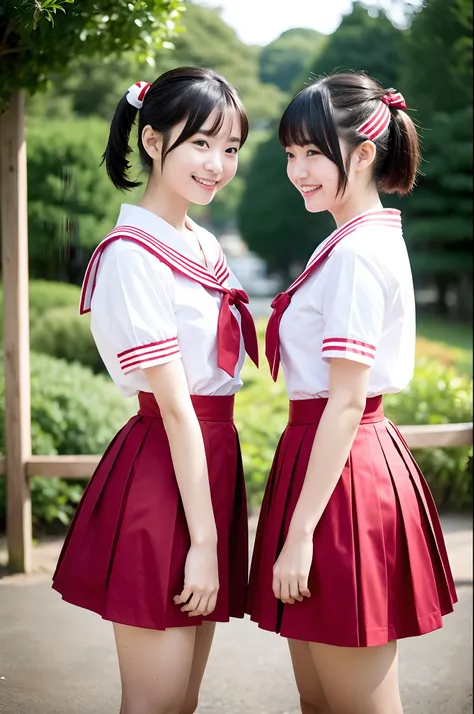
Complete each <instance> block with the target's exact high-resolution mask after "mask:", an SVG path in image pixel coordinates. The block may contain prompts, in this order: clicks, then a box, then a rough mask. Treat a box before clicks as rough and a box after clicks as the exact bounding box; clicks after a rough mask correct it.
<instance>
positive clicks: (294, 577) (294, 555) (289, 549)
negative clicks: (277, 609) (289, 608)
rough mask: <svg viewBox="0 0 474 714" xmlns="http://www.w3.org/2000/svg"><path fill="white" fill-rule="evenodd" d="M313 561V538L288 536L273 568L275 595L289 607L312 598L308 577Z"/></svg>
mask: <svg viewBox="0 0 474 714" xmlns="http://www.w3.org/2000/svg"><path fill="white" fill-rule="evenodd" d="M312 560H313V538H312V536H307V535H304V536H303V535H302V536H293V537H291V536H288V537H287V539H286V541H285V545H284V546H283V549H282V551H281V553H280V555H279V557H278V559H277V561H276V563H275V565H274V566H273V593H274V595H275V597H276V598H278V599H279V600H281V601H282V602H284V603H285V604H287V605H293V604H294V603H295V602H296V601H298V602H301V601H302V600H303V598H305V597H311V593H310V591H309V588H308V577H309V571H310V568H311V563H312Z"/></svg>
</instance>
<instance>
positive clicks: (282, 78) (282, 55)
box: [260, 29, 327, 92]
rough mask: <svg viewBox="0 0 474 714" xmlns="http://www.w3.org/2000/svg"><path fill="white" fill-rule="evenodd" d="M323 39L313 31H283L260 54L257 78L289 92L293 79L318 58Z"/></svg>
mask: <svg viewBox="0 0 474 714" xmlns="http://www.w3.org/2000/svg"><path fill="white" fill-rule="evenodd" d="M326 39H327V38H326V36H325V35H321V34H320V33H319V32H316V31H315V30H307V29H293V30H287V31H286V32H283V33H282V34H281V35H280V37H278V38H277V39H276V40H274V41H273V42H270V44H269V45H267V46H266V47H263V49H262V51H261V53H260V79H261V80H262V82H266V83H270V84H275V85H276V86H277V87H279V88H280V89H281V90H282V91H283V92H289V91H290V90H291V88H292V87H293V85H294V83H295V80H297V79H301V77H302V76H303V75H304V74H305V73H306V72H307V71H308V70H309V66H310V63H311V62H312V61H314V58H315V56H316V55H319V54H320V52H321V50H322V49H323V47H324V45H325V43H326Z"/></svg>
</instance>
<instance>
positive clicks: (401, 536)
mask: <svg viewBox="0 0 474 714" xmlns="http://www.w3.org/2000/svg"><path fill="white" fill-rule="evenodd" d="M326 403H327V400H325V399H311V400H302V401H292V402H290V416H289V424H288V426H287V428H286V429H285V431H284V432H283V435H282V437H281V439H280V443H279V445H278V448H277V451H276V454H275V458H274V461H273V466H272V470H271V473H270V478H269V481H268V485H267V488H266V493H265V497H264V500H263V504H262V510H261V514H260V519H259V524H258V529H257V535H256V541H255V549H254V555H253V560H252V567H251V572H250V584H249V590H248V596H247V606H246V611H247V612H248V614H249V615H250V616H251V619H252V620H254V621H255V622H257V623H258V625H259V626H260V627H261V628H263V629H265V630H271V631H273V632H277V633H279V634H281V635H282V636H284V637H288V638H291V639H297V640H303V641H306V642H320V643H324V644H329V645H336V646H342V647H367V646H374V645H383V644H385V643H387V642H388V641H390V640H398V639H401V638H403V637H412V636H414V635H421V634H423V633H426V632H430V631H431V630H435V629H437V628H439V627H441V626H442V620H441V618H442V616H443V615H445V614H447V613H449V612H451V611H452V610H453V604H454V603H455V602H456V600H457V597H456V591H455V587H454V582H453V578H452V574H451V570H450V566H449V562H448V557H447V553H446V547H445V544H444V539H443V534H442V531H441V526H440V522H439V518H438V514H437V511H436V507H435V504H434V501H433V498H432V496H431V493H430V491H429V488H428V485H427V483H426V481H425V479H424V478H423V476H422V474H421V472H420V469H419V467H418V466H417V464H416V462H415V461H414V459H413V457H412V455H411V454H410V451H409V449H408V446H407V444H406V442H405V441H404V439H403V437H402V435H401V434H400V432H399V430H398V429H397V428H396V426H394V425H393V424H392V423H391V422H390V421H388V420H387V419H385V418H384V414H383V408H382V399H381V398H380V397H378V398H372V399H368V400H367V406H366V410H365V413H364V416H363V419H362V421H361V425H360V427H359V430H358V432H357V436H356V438H355V441H354V445H353V447H352V449H351V452H350V456H349V458H348V460H347V463H346V465H345V467H344V471H343V473H342V475H341V478H340V479H339V481H338V483H337V486H336V488H335V490H334V492H333V494H332V496H331V499H330V501H329V503H328V505H327V507H326V509H325V511H324V513H323V516H322V518H321V520H320V522H319V523H318V525H317V527H316V530H315V532H314V538H313V543H314V555H313V563H312V567H311V571H310V575H309V589H310V592H311V597H310V598H308V599H305V600H304V601H303V602H301V603H300V602H297V603H295V604H294V605H286V604H283V603H282V602H281V601H279V600H277V599H276V598H275V596H274V595H273V591H272V575H273V565H274V563H275V561H276V559H277V557H278V555H279V552H280V550H281V548H282V545H283V543H284V541H285V538H286V535H287V533H288V528H289V525H290V520H291V517H292V514H293V511H294V509H295V506H296V502H297V500H298V497H299V494H300V491H301V487H302V485H303V481H304V478H305V474H306V469H307V466H308V461H309V456H310V452H311V449H312V445H313V441H314V436H315V433H316V430H317V427H318V423H319V420H320V419H321V416H322V413H323V411H324V408H325V406H326Z"/></svg>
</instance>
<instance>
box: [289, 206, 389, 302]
mask: <svg viewBox="0 0 474 714" xmlns="http://www.w3.org/2000/svg"><path fill="white" fill-rule="evenodd" d="M365 225H372V226H380V227H383V228H397V229H400V228H401V214H400V211H398V210H396V209H393V208H385V209H383V210H381V211H373V212H372V213H365V214H362V215H361V216H357V217H356V218H353V219H352V220H350V221H348V222H347V223H345V224H344V225H343V226H341V227H340V228H338V229H337V230H336V232H335V233H333V234H332V236H331V237H330V238H329V239H328V241H327V242H326V243H325V245H323V246H322V248H321V249H320V250H319V251H318V252H317V253H316V255H315V256H314V257H313V258H312V260H311V261H310V262H309V263H308V265H307V266H306V268H305V270H304V271H303V272H302V273H301V275H300V276H299V277H298V278H296V280H295V281H294V282H293V283H292V284H291V285H290V287H289V288H288V289H287V290H286V292H287V293H289V294H290V295H292V294H293V293H294V292H295V291H296V290H297V289H298V288H299V286H300V285H301V283H302V282H303V281H304V280H306V278H307V277H308V275H310V273H312V271H313V270H314V268H315V267H317V264H319V263H320V262H321V261H322V260H325V259H326V258H327V257H329V254H330V253H331V251H332V250H333V249H334V248H335V247H336V245H338V243H339V242H340V241H341V240H342V239H343V238H345V237H346V236H348V235H349V234H351V233H354V231H356V230H357V229H359V228H360V227H362V226H365Z"/></svg>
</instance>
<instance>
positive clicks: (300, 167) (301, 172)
mask: <svg viewBox="0 0 474 714" xmlns="http://www.w3.org/2000/svg"><path fill="white" fill-rule="evenodd" d="M288 173H290V178H292V179H293V181H303V180H304V179H306V178H308V169H307V167H306V162H305V161H298V160H296V161H294V162H293V163H292V164H288Z"/></svg>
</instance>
